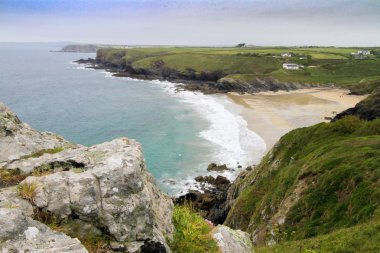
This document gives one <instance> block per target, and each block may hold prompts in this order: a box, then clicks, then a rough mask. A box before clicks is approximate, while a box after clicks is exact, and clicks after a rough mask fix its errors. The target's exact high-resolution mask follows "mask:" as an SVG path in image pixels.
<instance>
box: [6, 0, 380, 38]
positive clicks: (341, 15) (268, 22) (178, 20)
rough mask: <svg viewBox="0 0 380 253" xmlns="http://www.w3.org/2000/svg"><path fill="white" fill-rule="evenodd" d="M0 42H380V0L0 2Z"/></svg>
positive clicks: (81, 0)
mask: <svg viewBox="0 0 380 253" xmlns="http://www.w3.org/2000/svg"><path fill="white" fill-rule="evenodd" d="M0 41H2V42H30V41H38V42H57V41H72V42H80V43H106V44H140V45H141V44H145V45H234V44H237V43H240V42H246V43H249V44H254V45H336V46H380V0H228V1H226V0H219V1H218V0H191V1H190V0H189V1H188V0H155V1H154V0H124V1H122V0H0Z"/></svg>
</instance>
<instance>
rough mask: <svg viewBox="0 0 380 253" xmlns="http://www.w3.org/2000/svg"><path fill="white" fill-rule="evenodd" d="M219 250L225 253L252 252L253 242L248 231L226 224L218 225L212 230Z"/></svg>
mask: <svg viewBox="0 0 380 253" xmlns="http://www.w3.org/2000/svg"><path fill="white" fill-rule="evenodd" d="M212 237H213V238H214V239H215V241H216V243H217V245H218V248H219V251H220V252H223V253H236V252H239V253H252V252H254V249H253V245H252V242H251V240H250V236H249V234H248V233H246V232H243V231H240V230H234V229H231V228H229V227H227V226H224V225H218V226H217V227H215V229H214V230H213V231H212Z"/></svg>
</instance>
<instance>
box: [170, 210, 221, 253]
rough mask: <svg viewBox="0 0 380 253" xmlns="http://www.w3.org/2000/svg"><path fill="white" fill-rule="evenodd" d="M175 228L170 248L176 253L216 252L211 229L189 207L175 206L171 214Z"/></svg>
mask: <svg viewBox="0 0 380 253" xmlns="http://www.w3.org/2000/svg"><path fill="white" fill-rule="evenodd" d="M173 224H174V227H175V232H174V237H173V240H172V241H171V242H170V243H169V246H170V248H171V249H172V250H173V252H176V253H198V252H210V253H211V252H215V253H216V252H218V248H217V246H216V242H215V241H214V240H213V239H212V237H211V235H210V232H211V230H212V227H211V226H210V225H209V224H208V223H207V222H206V221H205V220H204V219H203V218H202V217H201V216H200V215H199V214H197V213H195V212H194V211H193V209H192V208H191V207H190V206H176V207H175V208H174V213H173Z"/></svg>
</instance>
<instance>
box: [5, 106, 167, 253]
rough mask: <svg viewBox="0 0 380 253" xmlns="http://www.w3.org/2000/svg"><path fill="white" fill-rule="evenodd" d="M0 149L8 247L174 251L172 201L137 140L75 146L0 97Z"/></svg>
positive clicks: (47, 250)
mask: <svg viewBox="0 0 380 253" xmlns="http://www.w3.org/2000/svg"><path fill="white" fill-rule="evenodd" d="M0 150H1V152H0V168H1V169H0V175H1V178H0V187H1V188H0V227H1V228H5V227H6V229H1V232H0V248H2V250H3V251H4V250H5V251H6V250H12V249H17V250H25V251H26V250H37V252H57V251H59V252H87V249H89V248H91V250H94V248H93V247H95V249H96V247H98V248H100V249H105V250H109V251H121V252H170V249H169V247H168V246H167V242H166V238H171V236H172V232H173V224H172V221H171V219H172V209H173V203H172V201H171V199H170V198H169V197H168V196H167V195H165V194H164V193H162V192H161V191H160V190H159V189H158V187H157V186H156V184H155V182H154V179H153V177H152V176H151V174H150V173H149V172H148V171H147V170H146V166H145V163H144V157H143V153H142V151H141V147H140V144H139V143H137V142H136V141H134V140H129V139H127V138H120V139H115V140H112V141H110V142H105V143H102V144H99V145H95V146H92V147H84V146H81V145H76V144H72V143H70V142H68V141H66V140H64V139H63V138H62V137H60V136H58V135H55V134H52V133H41V132H38V131H35V130H34V129H32V128H31V127H30V126H28V125H26V124H24V123H22V122H21V121H20V120H19V119H18V118H17V116H16V115H15V114H14V113H12V112H11V111H10V110H9V109H8V108H7V107H6V106H5V105H3V104H1V103H0ZM10 214H12V215H10ZM16 221H18V222H16ZM19 221H25V222H19ZM43 223H45V225H44V224H43ZM65 233H66V234H68V235H70V236H71V237H77V238H78V239H79V240H80V241H81V242H82V244H83V245H85V246H86V247H87V249H86V248H85V247H84V246H83V245H82V244H81V243H80V242H79V241H78V240H77V239H73V238H71V237H69V236H66V235H65Z"/></svg>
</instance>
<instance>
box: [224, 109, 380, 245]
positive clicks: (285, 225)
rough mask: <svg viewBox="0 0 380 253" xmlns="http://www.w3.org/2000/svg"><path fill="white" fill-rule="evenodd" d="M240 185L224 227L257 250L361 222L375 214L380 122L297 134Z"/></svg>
mask: <svg viewBox="0 0 380 253" xmlns="http://www.w3.org/2000/svg"><path fill="white" fill-rule="evenodd" d="M239 184H240V186H241V188H243V189H242V190H241V192H240V194H239V196H238V198H237V199H236V201H235V203H234V205H233V207H232V209H231V211H230V213H229V214H228V217H227V220H226V222H225V224H226V225H229V226H231V227H233V228H240V229H243V230H245V231H248V232H250V233H251V234H252V235H253V238H254V239H255V242H256V244H257V245H263V244H265V243H268V242H283V241H293V240H302V239H305V238H311V237H314V236H319V235H323V234H327V233H330V232H333V231H335V230H337V229H341V228H348V227H352V226H355V225H357V224H361V223H364V222H368V221H370V220H371V219H372V218H373V216H374V213H375V211H376V210H377V209H379V208H380V119H377V120H374V121H370V122H367V121H361V120H360V119H359V118H357V117H355V116H349V117H346V118H344V119H341V120H338V121H336V122H334V123H321V124H318V125H315V126H312V127H307V128H301V129H296V130H294V131H292V132H290V133H288V134H286V135H285V136H283V137H282V138H281V140H280V141H279V143H278V144H277V145H276V146H275V148H274V149H273V150H272V152H271V153H269V154H268V155H267V156H266V157H265V158H264V159H263V161H262V162H261V163H260V165H259V166H258V167H257V168H256V169H255V170H254V171H253V172H252V173H250V174H249V175H248V176H247V177H246V178H245V179H244V180H243V181H241V182H239Z"/></svg>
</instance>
